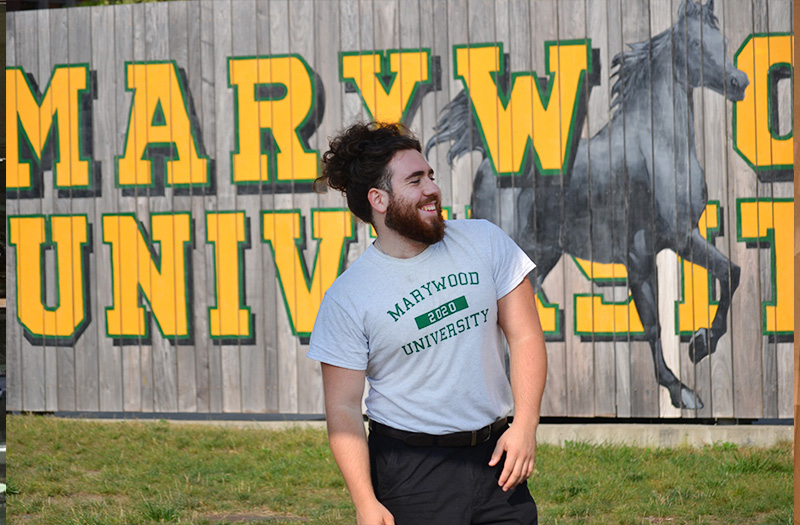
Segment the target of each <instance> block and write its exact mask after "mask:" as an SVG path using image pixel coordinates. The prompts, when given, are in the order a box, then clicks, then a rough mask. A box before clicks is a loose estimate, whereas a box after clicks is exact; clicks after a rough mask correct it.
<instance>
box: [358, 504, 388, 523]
mask: <svg viewBox="0 0 800 525" xmlns="http://www.w3.org/2000/svg"><path fill="white" fill-rule="evenodd" d="M356 523H357V524H358V525H394V516H392V513H391V512H389V511H388V510H387V509H386V507H384V506H383V505H382V504H381V502H380V501H378V500H377V499H373V500H372V501H371V502H369V503H364V504H361V505H359V506H357V507H356Z"/></svg>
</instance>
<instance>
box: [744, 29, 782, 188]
mask: <svg viewBox="0 0 800 525" xmlns="http://www.w3.org/2000/svg"><path fill="white" fill-rule="evenodd" d="M734 63H735V64H736V67H738V68H739V69H741V70H742V71H743V72H744V73H745V74H747V78H748V79H750V85H748V86H747V89H746V90H745V92H744V100H742V101H740V102H736V103H735V104H734V106H733V123H734V128H733V145H734V149H735V150H736V152H737V153H739V155H740V156H741V157H742V158H743V159H744V160H745V161H746V162H747V163H748V164H749V165H750V166H751V167H752V168H753V169H754V170H756V172H758V173H759V174H760V173H761V172H770V171H776V170H777V171H790V170H791V169H792V166H793V160H792V158H793V157H792V132H791V131H790V132H788V133H785V134H784V135H783V136H781V135H780V132H779V131H778V129H777V127H778V118H777V116H778V111H779V110H781V111H787V112H789V113H791V111H792V108H791V107H786V108H778V107H777V104H778V96H777V89H776V88H777V81H778V80H779V79H780V78H786V79H790V78H791V75H792V64H793V63H794V36H792V35H788V34H772V35H751V36H750V37H748V38H747V39H746V40H745V42H744V44H743V45H742V47H741V48H739V51H738V52H737V53H736V56H735V58H734ZM790 81H791V80H787V82H790ZM792 177H793V174H792V173H791V172H790V173H789V174H788V175H787V176H782V177H778V178H779V179H780V180H786V179H787V178H788V180H791V179H792Z"/></svg>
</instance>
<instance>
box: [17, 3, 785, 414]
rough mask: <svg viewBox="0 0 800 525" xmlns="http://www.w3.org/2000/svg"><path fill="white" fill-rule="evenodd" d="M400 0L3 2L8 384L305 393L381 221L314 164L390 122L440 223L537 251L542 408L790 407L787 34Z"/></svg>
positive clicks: (686, 13) (94, 396)
mask: <svg viewBox="0 0 800 525" xmlns="http://www.w3.org/2000/svg"><path fill="white" fill-rule="evenodd" d="M411 4H414V3H403V2H397V1H394V0H386V1H382V0H375V1H374V2H356V1H349V0H342V1H340V2H327V3H326V2H323V3H315V2H309V1H305V0H300V1H290V2H286V1H278V0H275V1H272V2H256V1H249V0H244V1H238V0H237V1H235V2H224V1H223V2H206V1H197V2H186V3H174V2H170V3H167V4H161V5H159V4H147V5H141V6H117V7H95V8H77V9H69V10H60V11H49V12H48V11H41V12H29V13H16V14H10V15H9V23H8V26H7V34H6V39H7V46H8V50H9V51H8V55H7V66H6V86H7V91H6V104H7V107H8V108H9V118H7V120H6V137H7V139H6V140H7V161H6V195H7V213H8V217H7V225H6V226H7V231H8V235H7V239H8V247H7V252H8V255H9V256H8V259H7V263H6V272H7V275H8V279H9V281H8V282H9V287H8V289H9V296H10V297H9V298H8V308H9V316H8V317H9V319H13V320H14V321H12V322H9V329H8V332H7V346H8V361H9V363H8V375H9V408H11V409H12V410H33V411H52V410H84V411H87V410H88V411H132V412H138V411H155V412H280V413H320V412H321V411H322V392H321V380H320V377H319V370H318V369H317V368H315V366H316V365H315V364H314V363H311V362H307V360H306V359H305V357H304V354H305V351H306V348H307V347H306V345H307V342H308V337H309V335H310V333H311V330H312V328H313V324H314V320H315V316H316V312H317V309H318V307H319V304H320V301H321V299H322V296H323V294H324V292H325V290H326V289H327V287H328V286H330V284H331V283H332V282H333V280H334V279H335V278H336V277H337V276H338V275H339V274H340V273H341V272H342V271H343V270H344V269H345V268H346V267H347V265H348V264H350V263H351V262H352V261H353V260H354V259H355V258H356V257H357V256H358V255H359V254H360V253H361V252H362V251H363V250H364V249H365V248H366V246H367V245H368V243H369V242H371V238H372V237H374V232H371V231H370V228H368V227H367V225H364V224H361V223H359V222H357V221H356V219H355V218H353V217H352V216H351V215H350V213H349V212H348V211H347V209H346V205H345V203H344V200H343V199H342V198H341V196H340V195H338V194H334V192H329V193H326V194H316V193H314V192H313V189H312V187H311V183H312V182H313V180H314V178H315V177H316V174H317V172H318V168H319V158H320V153H321V152H322V151H324V150H325V148H326V137H328V136H331V135H333V134H334V132H335V131H336V130H337V129H340V128H341V127H343V126H344V125H346V124H347V123H349V122H352V121H354V120H357V119H361V120H371V119H378V120H383V121H404V122H406V123H407V124H408V125H409V126H411V127H412V129H414V130H415V131H416V132H417V133H418V134H419V135H420V136H421V138H422V139H423V141H424V143H425V144H426V148H425V153H426V155H427V156H428V159H429V161H430V162H431V164H432V165H433V166H434V168H435V170H436V171H437V178H438V179H439V181H440V182H441V185H442V189H443V201H444V204H445V205H446V210H445V212H446V214H447V216H448V217H449V218H468V217H476V218H486V219H489V220H491V221H493V222H495V223H497V224H498V225H500V226H501V227H502V228H503V229H505V230H506V231H507V232H508V233H509V234H510V235H511V236H512V237H513V238H514V239H515V240H516V241H517V242H518V243H519V244H520V246H522V247H523V249H525V250H526V252H527V253H528V254H529V255H530V256H531V258H532V259H533V260H534V261H535V262H536V263H537V269H536V271H535V273H534V274H532V275H531V280H532V281H533V283H534V286H535V288H536V290H537V307H538V309H539V312H540V316H541V318H542V322H543V326H544V328H545V331H546V333H547V337H548V341H549V343H548V356H549V358H550V363H551V371H550V372H549V375H548V387H547V390H546V393H545V403H544V409H543V410H544V411H545V414H546V415H566V416H587V415H588V416H592V415H602V416H614V417H622V418H626V417H654V416H655V417H659V416H660V417H722V418H727V417H738V418H757V417H789V416H790V415H791V410H790V409H791V407H790V404H791V359H790V358H789V357H787V356H788V355H789V354H788V352H789V351H790V347H791V343H790V341H792V340H793V331H794V325H793V319H794V311H793V296H792V290H793V272H792V256H791V254H792V243H793V235H794V232H793V226H792V224H793V223H792V217H793V200H792V198H791V195H792V191H791V190H792V188H793V175H792V173H793V172H792V169H793V159H792V144H791V143H792V130H791V105H790V103H789V101H790V99H791V96H790V95H791V82H792V74H793V65H792V64H793V51H792V50H793V36H792V33H791V32H789V30H790V29H791V28H790V27H785V28H784V27H783V26H782V25H781V23H780V22H776V23H775V24H774V25H776V26H778V27H777V29H776V30H774V31H772V30H770V27H766V28H758V30H755V29H754V28H755V24H754V22H753V17H754V16H755V13H754V12H752V11H747V10H745V7H747V9H751V3H750V2H749V1H748V2H735V1H734V2H725V4H724V5H722V3H721V2H717V5H715V3H714V1H713V0H708V1H707V2H706V3H705V4H702V3H695V2H693V1H691V0H688V1H686V2H678V1H669V0H663V1H660V0H650V1H647V0H608V1H607V2H599V3H595V2H590V3H586V2H583V1H578V0H562V1H555V0H553V1H552V2H527V1H508V2H484V1H481V0H474V1H461V0H447V1H446V0H442V1H439V2H429V3H426V4H425V5H424V6H422V5H411ZM590 4H591V5H590ZM599 4H602V5H599ZM784 4H785V5H784ZM759 5H760V4H759ZM769 6H770V8H771V9H772V14H771V15H769V14H768V16H772V17H777V19H778V20H781V15H780V13H782V12H783V11H786V13H788V10H790V9H791V2H788V1H786V2H770V3H769ZM775 6H778V7H777V8H776V7H775ZM763 7H764V9H767V6H763ZM776 13H777V14H776ZM782 16H783V18H784V19H787V20H791V17H790V16H788V15H787V14H784V15H782ZM615 17H616V18H615ZM489 20H493V21H494V23H492V24H490V23H489V22H488V21H489ZM520 21H524V24H522V25H521V26H520V25H519V24H520ZM556 22H557V23H556ZM504 24H505V25H504ZM768 25H769V24H768ZM234 26H235V28H234ZM518 26H519V27H518ZM42 27H46V28H49V29H50V31H49V32H48V34H43V33H42ZM81 27H85V28H89V30H87V31H83V33H81V30H79V29H78V28H81ZM442 27H447V28H449V31H441V30H438V31H436V30H434V28H442ZM498 27H499V28H500V29H498ZM761 29H765V30H761ZM614 35H617V36H614ZM615 38H616V39H618V41H616V40H614V39H615ZM102 42H107V43H112V44H113V45H105V44H103V43H102ZM331 43H334V44H335V45H333V46H332V45H331ZM537 71H538V72H543V74H542V75H540V74H539V73H537ZM12 115H13V117H12ZM12 314H13V315H12ZM643 350H644V353H645V354H646V355H647V361H646V362H645V360H644V358H643V357H641V356H642V354H643V352H642V351H643ZM787 360H788V361H787ZM787 363H788V364H787ZM754 384H757V389H756V391H757V392H758V396H757V397H760V399H758V400H757V401H756V402H750V401H749V397H752V392H753V390H752V385H754ZM748 392H751V393H748ZM784 413H785V415H784Z"/></svg>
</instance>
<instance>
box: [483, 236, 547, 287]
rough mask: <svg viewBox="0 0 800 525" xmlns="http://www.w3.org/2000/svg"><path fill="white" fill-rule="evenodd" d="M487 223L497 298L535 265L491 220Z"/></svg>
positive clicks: (515, 285)
mask: <svg viewBox="0 0 800 525" xmlns="http://www.w3.org/2000/svg"><path fill="white" fill-rule="evenodd" d="M487 222H488V221H487ZM488 224H489V239H490V240H491V254H492V275H493V277H494V282H495V288H496V289H497V299H500V298H501V297H504V296H505V295H506V294H508V293H509V292H511V291H512V290H513V289H514V288H516V287H517V286H518V285H519V283H521V282H522V280H523V279H525V277H527V276H528V274H529V273H530V272H531V271H532V270H533V269H534V268H535V267H536V265H535V264H534V263H533V261H531V259H530V257H528V255H527V254H526V253H525V252H524V251H522V248H520V247H519V246H517V243H515V242H514V240H513V239H512V238H511V237H509V236H508V234H506V232H504V231H503V230H501V229H500V228H499V227H498V226H496V225H495V224H493V223H491V222H489V223H488Z"/></svg>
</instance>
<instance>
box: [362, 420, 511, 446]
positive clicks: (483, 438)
mask: <svg viewBox="0 0 800 525" xmlns="http://www.w3.org/2000/svg"><path fill="white" fill-rule="evenodd" d="M507 423H508V418H506V417H504V418H502V419H498V420H497V421H495V422H494V423H492V424H491V425H486V426H485V427H483V428H481V429H478V430H472V431H466V432H455V433H453V434H443V435H434V434H422V433H420V432H406V431H405V430H398V429H396V428H392V427H389V426H386V425H384V424H382V423H378V422H377V421H373V420H371V419H370V420H369V430H370V432H375V433H376V434H381V435H384V436H388V437H390V438H395V439H399V440H402V441H403V443H405V444H406V445H409V446H412V447H435V446H439V447H474V446H475V445H480V444H481V443H486V442H487V441H489V440H490V439H491V438H492V436H493V435H495V434H496V433H497V432H498V431H500V430H505V428H506V424H507Z"/></svg>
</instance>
